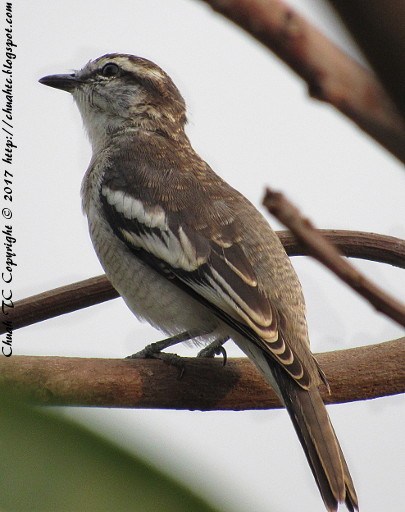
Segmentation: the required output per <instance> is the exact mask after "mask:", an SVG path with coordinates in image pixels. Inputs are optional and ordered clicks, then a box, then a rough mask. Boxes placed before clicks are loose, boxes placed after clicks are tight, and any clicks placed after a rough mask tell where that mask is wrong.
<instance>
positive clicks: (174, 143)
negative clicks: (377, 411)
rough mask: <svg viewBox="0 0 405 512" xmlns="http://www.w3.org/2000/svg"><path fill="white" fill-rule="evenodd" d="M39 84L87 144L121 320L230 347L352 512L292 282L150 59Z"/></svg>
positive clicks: (95, 217) (104, 61) (86, 200)
mask: <svg viewBox="0 0 405 512" xmlns="http://www.w3.org/2000/svg"><path fill="white" fill-rule="evenodd" d="M39 81H40V82H41V83H42V84H44V85H47V86H50V87H54V88H56V89H61V90H64V91H67V92H69V93H71V94H72V96H73V98H74V100H75V102H76V104H77V106H78V108H79V111H80V114H81V116H82V119H83V124H84V127H85V129H86V131H87V134H88V137H89V140H90V143H91V145H92V158H91V161H90V164H89V167H88V169H87V171H86V173H85V175H84V178H83V182H82V188H81V196H82V206H83V210H84V213H85V215H86V216H87V220H88V225H89V232H90V237H91V240H92V243H93V246H94V249H95V252H96V254H97V256H98V258H99V260H100V262H101V265H102V266H103V268H104V270H105V273H106V275H107V277H108V279H109V280H110V281H111V283H112V285H113V286H114V288H115V289H116V290H117V291H118V292H119V294H120V295H121V297H122V298H123V299H124V301H125V302H126V304H127V306H128V307H129V309H130V310H131V311H132V312H133V313H134V315H135V316H136V317H137V318H138V319H140V320H142V321H147V322H149V323H150V324H151V325H152V326H154V327H156V328H157V329H159V330H160V331H162V332H163V333H165V335H167V336H169V337H168V338H167V339H165V340H163V341H162V343H161V344H160V345H159V342H158V343H157V344H155V345H157V347H154V348H155V349H156V350H154V348H153V346H152V345H151V346H150V347H152V348H150V347H149V350H146V351H144V352H142V351H141V354H142V355H144V356H151V355H152V354H153V353H155V354H157V353H158V352H160V351H161V349H162V348H165V347H166V346H169V345H170V344H172V343H175V342H179V341H186V340H192V341H195V342H198V343H204V344H205V345H206V349H205V350H206V351H205V352H204V351H202V352H204V355H212V354H213V353H219V352H221V351H222V345H223V343H224V342H225V341H226V340H228V339H232V340H233V341H234V342H235V343H236V345H237V346H239V348H240V349H241V350H242V351H243V352H244V353H245V354H246V355H247V356H248V357H249V358H250V359H251V361H252V362H253V363H254V364H255V365H256V367H257V368H258V370H259V371H260V372H261V374H262V375H263V376H264V378H265V379H266V380H267V382H268V383H269V384H270V386H271V387H272V388H273V389H274V391H275V392H276V394H277V395H278V397H279V398H280V400H281V402H282V403H283V404H284V406H285V407H286V409H287V411H288V413H289V416H290V418H291V420H292V423H293V426H294V428H295V430H296V433H297V435H298V438H299V440H300V442H301V444H302V447H303V449H304V452H305V455H306V457H307V460H308V463H309V466H310V468H311V470H312V473H313V475H314V478H315V481H316V484H317V486H318V488H319V491H320V494H321V497H322V499H323V501H324V504H325V507H326V509H327V510H328V512H335V511H337V510H338V507H339V504H341V503H343V504H345V505H346V507H347V509H348V510H349V511H350V512H354V511H355V510H358V500H357V496H356V491H355V488H354V484H353V481H352V478H351V475H350V472H349V469H348V466H347V464H346V461H345V458H344V455H343V452H342V450H341V448H340V445H339V442H338V439H337V437H336V434H335V431H334V429H333V426H332V424H331V421H330V419H329V416H328V413H327V411H326V407H325V405H324V402H323V400H322V398H321V395H320V391H319V386H320V385H321V384H322V382H326V379H325V376H324V374H323V372H322V370H321V369H320V367H319V365H318V363H317V361H316V360H315V358H314V356H313V355H312V353H311V350H310V344H309V337H308V329H307V322H306V317H305V301H304V297H303V292H302V288H301V284H300V281H299V279H298V277H297V274H296V273H295V270H294V268H293V266H292V264H291V262H290V259H289V257H288V256H287V254H286V252H285V250H284V248H283V246H282V244H281V242H280V240H279V238H278V236H277V235H276V233H275V232H274V231H273V230H272V228H271V227H270V225H269V223H268V222H267V220H266V219H265V218H264V216H263V215H262V214H261V213H260V212H259V211H258V210H257V209H256V208H255V206H254V205H253V204H252V203H251V202H250V201H249V200H248V199H246V198H245V197H244V196H243V195H242V194H241V193H240V192H238V191H237V190H235V189H234V188H232V187H231V186H230V185H229V184H228V183H227V182H226V181H224V180H223V179H222V178H221V177H220V176H219V175H217V174H216V173H215V172H214V171H213V170H212V169H211V167H210V166H209V165H208V164H207V163H206V162H205V161H204V160H203V159H202V158H201V157H200V156H199V155H198V154H197V153H196V151H195V150H194V149H193V147H192V145H191V143H190V140H189V138H188V136H187V134H186V131H185V127H186V123H187V112H186V104H185V101H184V99H183V97H182V95H181V93H180V91H179V90H178V88H177V87H176V85H175V84H174V82H173V81H172V79H171V78H170V77H169V75H168V74H167V73H166V72H165V71H163V69H161V68H160V67H159V66H158V65H156V64H155V63H153V62H152V61H150V60H148V59H145V58H142V57H138V56H134V55H130V54H119V53H110V54H106V55H103V56H101V57H99V58H97V59H95V60H92V61H90V62H88V63H87V64H86V65H85V66H84V67H83V68H82V69H80V70H76V71H74V72H73V73H69V74H57V75H48V76H45V77H43V78H41V79H40V80H39Z"/></svg>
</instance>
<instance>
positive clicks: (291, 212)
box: [263, 188, 405, 327]
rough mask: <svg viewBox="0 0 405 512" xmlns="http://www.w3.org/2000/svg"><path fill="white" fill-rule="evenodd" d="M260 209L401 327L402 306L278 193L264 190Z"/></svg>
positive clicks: (404, 315) (404, 312) (404, 321)
mask: <svg viewBox="0 0 405 512" xmlns="http://www.w3.org/2000/svg"><path fill="white" fill-rule="evenodd" d="M263 205H264V206H265V207H266V208H267V209H268V210H269V212H270V213H271V214H273V215H274V216H275V217H276V218H277V219H278V220H279V221H280V222H281V223H283V224H284V225H285V226H286V227H287V228H288V229H289V230H290V231H291V232H292V233H293V234H294V235H295V237H296V238H297V239H298V240H299V241H300V242H301V243H302V244H303V245H305V247H306V248H307V251H308V254H310V255H311V256H313V257H314V258H315V259H317V260H318V261H320V262H321V263H323V264H324V265H325V266H326V267H328V268H329V269H330V270H332V272H334V273H335V274H336V275H337V276H339V277H340V279H342V280H343V281H344V282H345V283H347V284H348V285H349V286H351V287H352V288H353V289H354V290H355V291H356V292H357V293H359V294H360V295H362V296H363V297H364V298H365V299H367V300H368V301H369V302H370V303H371V304H372V305H373V306H374V307H375V308H376V309H377V310H378V311H380V312H382V313H384V314H386V315H387V316H389V317H390V318H392V319H393V320H395V321H396V322H398V323H399V324H400V325H402V326H404V327H405V305H404V304H402V303H400V302H399V301H397V300H396V299H394V298H393V297H391V296H390V295H388V294H387V293H386V292H384V291H383V290H381V289H380V288H379V287H378V286H376V285H375V284H374V283H372V282H371V281H369V280H368V279H367V278H366V277H365V276H364V275H362V274H361V273H360V272H359V271H358V270H356V269H355V268H354V267H353V266H352V265H351V264H350V263H349V262H348V261H347V260H346V259H345V258H342V256H341V254H340V253H339V252H338V250H337V249H336V248H335V247H334V246H333V245H332V244H331V243H329V242H328V241H327V240H326V238H324V237H323V236H322V235H321V234H320V233H319V232H318V231H317V230H316V229H315V228H314V227H313V226H312V224H311V223H310V221H309V220H308V219H306V218H304V217H302V216H301V214H300V212H299V211H298V209H297V208H296V207H295V206H294V205H293V204H292V203H291V202H290V201H288V200H287V199H286V198H285V197H284V196H283V194H281V193H280V192H273V191H272V190H270V189H269V188H268V189H267V192H266V195H265V198H264V200H263Z"/></svg>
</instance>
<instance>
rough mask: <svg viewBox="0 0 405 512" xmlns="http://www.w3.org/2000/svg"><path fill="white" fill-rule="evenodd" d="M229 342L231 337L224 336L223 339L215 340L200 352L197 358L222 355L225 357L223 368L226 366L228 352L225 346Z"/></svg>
mask: <svg viewBox="0 0 405 512" xmlns="http://www.w3.org/2000/svg"><path fill="white" fill-rule="evenodd" d="M228 340H229V336H223V337H222V338H218V339H216V340H214V341H213V342H212V343H210V344H209V345H207V346H206V347H204V348H203V349H202V350H200V352H198V354H197V357H215V356H219V355H221V354H222V356H223V358H224V359H223V366H225V365H226V360H227V354H226V350H225V349H224V347H223V344H224V343H225V342H226V341H228Z"/></svg>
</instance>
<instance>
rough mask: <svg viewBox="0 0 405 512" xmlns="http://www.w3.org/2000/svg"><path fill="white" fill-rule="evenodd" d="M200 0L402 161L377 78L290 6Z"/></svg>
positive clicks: (398, 132) (398, 133) (404, 135)
mask: <svg viewBox="0 0 405 512" xmlns="http://www.w3.org/2000/svg"><path fill="white" fill-rule="evenodd" d="M204 1H205V2H206V3H208V4H209V5H210V6H211V7H212V8H213V9H214V10H215V11H217V12H219V13H221V14H222V15H224V16H225V17H227V18H229V19H230V20H231V21H233V22H234V23H236V24H237V25H239V26H240V27H242V28H243V29H244V30H246V31H247V32H248V33H250V34H251V35H252V36H253V37H255V38H256V39H258V40H259V41H260V42H261V43H263V44H264V45H265V46H267V47H268V48H270V50H272V51H273V52H274V53H275V54H276V55H277V56H278V57H280V58H281V59H282V60H283V61H284V62H285V63H286V64H288V66H290V68H291V69H292V70H293V71H295V72H296V73H297V74H298V75H299V76H300V77H301V78H303V79H304V80H305V81H306V82H307V84H308V89H309V93H310V95H311V96H312V97H314V98H316V99H318V100H321V101H326V102H328V103H330V104H331V105H333V106H334V107H335V108H336V109H337V110H339V111H340V112H341V113H342V114H344V115H345V116H347V117H349V118H350V119H351V120H352V121H354V122H355V123H356V124H357V125H358V126H359V127H360V128H361V129H362V130H364V131H365V132H366V133H368V134H369V135H371V137H373V138H374V139H375V140H376V141H377V142H379V143H380V144H381V145H382V146H384V147H385V148H386V149H388V150H389V151H390V152H391V153H392V154H394V155H395V156H396V157H397V158H399V159H400V160H401V161H402V162H405V125H404V122H403V120H402V118H401V117H400V115H399V113H398V112H397V110H396V107H395V106H394V105H393V103H392V102H391V99H390V98H389V97H388V96H387V94H386V93H385V91H384V90H383V88H382V87H381V85H380V83H379V82H378V80H377V78H376V77H375V76H374V75H373V74H371V73H370V72H368V71H367V70H366V69H365V68H364V67H362V66H361V65H360V64H358V63H357V62H356V61H355V60H354V59H353V58H351V57H350V56H348V55H347V54H345V53H344V52H343V51H342V50H340V49H339V48H337V47H336V46H335V45H334V44H333V43H332V42H331V41H329V40H328V39H327V38H326V37H325V36H324V35H323V34H322V33H321V32H319V31H318V30H317V29H316V28H315V27H313V26H312V25H311V24H310V23H308V22H307V21H306V20H305V19H304V18H303V17H302V16H300V15H299V14H298V13H297V12H295V11H294V10H293V9H292V8H291V7H289V6H288V5H286V4H284V3H283V2H282V1H280V0H204ZM376 1H378V0H376ZM340 3H341V4H346V3H353V2H340ZM354 3H355V2H354ZM401 83H402V82H401ZM401 94H402V91H401Z"/></svg>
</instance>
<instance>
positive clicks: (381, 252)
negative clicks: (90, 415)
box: [0, 229, 405, 334]
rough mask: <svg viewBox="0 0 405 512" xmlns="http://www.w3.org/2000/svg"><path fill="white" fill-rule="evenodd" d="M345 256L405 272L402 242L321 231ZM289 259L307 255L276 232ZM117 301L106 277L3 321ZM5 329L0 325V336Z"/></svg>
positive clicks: (17, 310) (23, 304)
mask: <svg viewBox="0 0 405 512" xmlns="http://www.w3.org/2000/svg"><path fill="white" fill-rule="evenodd" d="M320 232H321V233H322V234H323V235H324V236H325V237H326V238H327V239H328V240H330V241H331V242H332V243H333V244H334V245H336V247H338V248H339V249H340V251H342V253H343V254H345V256H351V257H355V258H363V259H369V260H373V261H379V262H382V263H389V264H391V265H395V266H396V267H401V268H405V240H401V239H399V238H394V237H391V236H384V235H376V234H374V233H364V232H362V231H346V230H326V229H325V230H320ZM277 234H278V236H279V238H280V240H281V242H282V243H283V245H284V247H285V249H286V251H287V254H288V255H289V256H299V255H305V254H308V252H307V251H306V249H305V246H304V245H303V244H301V243H299V241H297V239H296V238H295V237H294V236H293V235H291V233H289V232H288V231H278V232H277ZM116 297H118V292H117V291H116V290H115V289H114V288H113V287H112V285H111V283H110V282H109V281H108V279H107V278H106V276H104V275H102V276H97V277H92V278H90V279H85V280H83V281H79V282H76V283H72V284H69V285H66V286H62V287H60V288H55V289H54V290H49V291H46V292H44V293H39V294H38V295H34V296H32V297H28V298H26V299H22V300H20V301H18V302H16V303H15V304H14V307H13V308H12V309H7V310H6V312H7V315H4V316H3V320H8V321H9V322H11V324H12V328H13V330H16V329H19V328H21V327H26V326H27V325H31V324H34V323H37V322H42V321H43V320H47V319H49V318H53V317H55V316H59V315H62V314H65V313H71V312H73V311H77V310H78V309H82V308H86V307H89V306H93V305H94V304H99V303H100V302H104V301H106V300H110V299H114V298H116ZM6 330H7V325H5V324H4V323H0V334H3V333H4V332H6Z"/></svg>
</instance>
